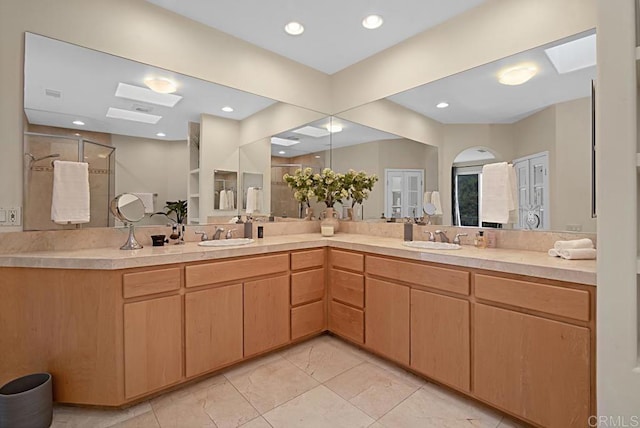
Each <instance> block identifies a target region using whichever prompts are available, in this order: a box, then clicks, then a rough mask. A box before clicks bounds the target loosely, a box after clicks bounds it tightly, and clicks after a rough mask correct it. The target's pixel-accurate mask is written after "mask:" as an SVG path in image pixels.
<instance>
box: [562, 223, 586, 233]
mask: <svg viewBox="0 0 640 428" xmlns="http://www.w3.org/2000/svg"><path fill="white" fill-rule="evenodd" d="M566 229H567V231H569V232H582V225H581V224H568V225H567V228H566Z"/></svg>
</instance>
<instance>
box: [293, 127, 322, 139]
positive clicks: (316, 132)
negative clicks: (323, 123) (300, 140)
mask: <svg viewBox="0 0 640 428" xmlns="http://www.w3.org/2000/svg"><path fill="white" fill-rule="evenodd" d="M291 132H295V133H296V134H302V135H306V136H307V137H314V138H320V137H326V136H327V135H329V134H330V132H329V131H328V130H327V129H326V128H317V127H315V126H310V125H307V126H303V127H302V128H298V129H294V130H293V131H291Z"/></svg>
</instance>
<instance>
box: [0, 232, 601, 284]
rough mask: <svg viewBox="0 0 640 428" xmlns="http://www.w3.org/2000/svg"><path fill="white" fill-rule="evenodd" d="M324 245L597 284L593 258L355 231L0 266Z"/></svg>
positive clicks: (34, 255) (181, 257)
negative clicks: (438, 246) (426, 242)
mask: <svg viewBox="0 0 640 428" xmlns="http://www.w3.org/2000/svg"><path fill="white" fill-rule="evenodd" d="M325 246H329V247H332V248H342V249H348V250H357V251H364V252H368V253H374V254H380V255H387V256H395V257H402V258H406V259H412V260H422V261H427V262H434V263H443V264H448V265H453V266H460V267H469V268H478V269H486V270H492V271H498V272H507V273H513V274H520V275H529V276H537V277H541V278H547V279H555V280H560V281H569V282H576V283H580V284H587V285H596V261H595V260H562V259H559V258H555V257H549V256H548V255H547V253H543V252H537V251H524V250H513V249H500V248H486V249H478V248H475V247H472V246H463V247H462V248H461V249H460V250H423V249H414V248H408V247H405V246H403V245H402V241H401V240H400V239H397V238H387V237H379V236H369V235H360V234H337V235H335V236H333V237H330V238H324V237H322V236H320V234H317V233H309V234H300V235H282V236H273V237H266V238H263V239H256V240H255V242H254V243H252V244H248V245H243V246H237V247H218V248H215V247H213V248H211V247H201V246H198V243H197V242H188V243H186V244H184V245H170V246H164V247H151V246H149V247H145V248H143V249H141V250H132V251H123V250H120V249H118V248H95V249H85V250H68V251H38V252H28V253H14V254H6V255H0V267H32V268H56V269H98V270H110V269H127V268H135V267H144V266H155V265H164V264H170V263H184V262H194V261H203V260H214V259H221V258H226V257H240V256H249V255H259V254H264V253H270V252H276V251H291V250H301V249H307V248H317V247H325Z"/></svg>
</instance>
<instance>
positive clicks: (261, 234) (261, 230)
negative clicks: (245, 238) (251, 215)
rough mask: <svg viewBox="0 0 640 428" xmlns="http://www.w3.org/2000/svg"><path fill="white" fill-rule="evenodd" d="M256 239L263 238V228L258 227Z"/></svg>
mask: <svg viewBox="0 0 640 428" xmlns="http://www.w3.org/2000/svg"><path fill="white" fill-rule="evenodd" d="M258 238H259V239H262V238H264V226H258Z"/></svg>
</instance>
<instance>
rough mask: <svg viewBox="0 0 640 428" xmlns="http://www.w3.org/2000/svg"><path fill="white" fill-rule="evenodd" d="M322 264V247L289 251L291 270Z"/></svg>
mask: <svg viewBox="0 0 640 428" xmlns="http://www.w3.org/2000/svg"><path fill="white" fill-rule="evenodd" d="M323 265H324V249H322V248H321V249H319V250H309V251H297V252H295V253H291V270H298V269H307V268H312V267H320V266H323Z"/></svg>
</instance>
